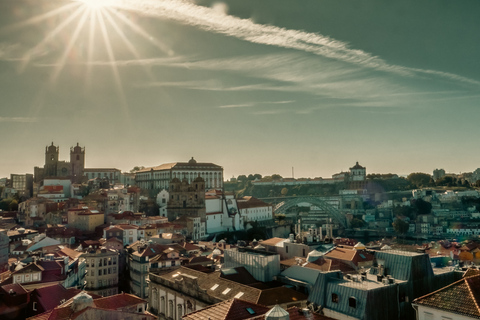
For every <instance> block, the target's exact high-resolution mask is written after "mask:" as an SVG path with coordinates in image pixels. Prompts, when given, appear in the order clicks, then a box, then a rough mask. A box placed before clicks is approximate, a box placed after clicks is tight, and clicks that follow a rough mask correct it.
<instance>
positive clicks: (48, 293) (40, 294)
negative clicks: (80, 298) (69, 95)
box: [31, 284, 82, 311]
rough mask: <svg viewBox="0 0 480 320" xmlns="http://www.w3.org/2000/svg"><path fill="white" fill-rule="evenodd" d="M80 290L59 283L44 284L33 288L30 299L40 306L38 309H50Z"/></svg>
mask: <svg viewBox="0 0 480 320" xmlns="http://www.w3.org/2000/svg"><path fill="white" fill-rule="evenodd" d="M81 291H82V290H80V289H75V288H69V289H65V287H63V286H62V285H60V284H54V285H51V286H45V287H41V288H37V289H34V290H33V291H32V293H31V299H32V300H34V301H35V300H36V302H37V303H38V304H39V305H41V306H42V308H41V309H40V310H46V311H48V310H52V309H54V308H55V307H57V306H59V305H60V304H61V300H63V299H65V300H68V299H70V298H73V297H74V296H76V295H77V294H79V293H80V292H81Z"/></svg>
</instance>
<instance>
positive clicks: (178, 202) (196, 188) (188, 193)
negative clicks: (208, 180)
mask: <svg viewBox="0 0 480 320" xmlns="http://www.w3.org/2000/svg"><path fill="white" fill-rule="evenodd" d="M181 216H188V217H199V218H200V220H201V221H202V222H205V182H204V180H203V179H202V178H200V177H197V178H195V179H194V180H193V181H192V182H191V183H189V182H188V180H187V179H186V178H184V179H183V180H182V181H180V179H178V178H174V179H173V180H172V181H171V182H170V189H169V199H168V203H167V217H168V220H169V221H173V220H175V219H177V218H178V217H181Z"/></svg>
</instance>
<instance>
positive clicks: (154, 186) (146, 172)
mask: <svg viewBox="0 0 480 320" xmlns="http://www.w3.org/2000/svg"><path fill="white" fill-rule="evenodd" d="M197 177H201V178H202V179H203V180H204V181H205V185H204V187H205V189H222V188H223V168H222V167H221V166H219V165H216V164H213V163H204V162H197V161H196V160H195V159H193V158H192V159H190V161H188V162H173V163H166V164H162V165H160V166H157V167H151V168H145V169H142V170H140V171H138V172H137V173H136V176H135V180H136V182H137V186H139V187H140V188H142V189H145V190H153V191H154V192H155V193H158V192H159V191H161V190H162V189H165V190H170V181H172V180H173V179H174V178H177V179H179V180H183V179H186V180H187V182H188V183H189V184H190V183H192V182H193V181H194V180H195V179H196V178H197Z"/></svg>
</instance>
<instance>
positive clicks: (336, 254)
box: [325, 247, 374, 265]
mask: <svg viewBox="0 0 480 320" xmlns="http://www.w3.org/2000/svg"><path fill="white" fill-rule="evenodd" d="M362 256H363V257H362ZM325 257H326V258H329V259H338V260H343V261H352V262H353V263H355V264H356V265H358V263H359V262H364V261H373V258H374V257H373V255H372V254H370V253H367V252H365V251H359V250H354V249H346V248H338V247H337V248H335V249H333V250H332V251H330V252H328V253H326V254H325Z"/></svg>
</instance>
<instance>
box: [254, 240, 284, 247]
mask: <svg viewBox="0 0 480 320" xmlns="http://www.w3.org/2000/svg"><path fill="white" fill-rule="evenodd" d="M282 241H285V239H284V238H270V239H268V240H264V241H260V244H261V245H262V246H276V245H277V244H278V243H280V242H282Z"/></svg>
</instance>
